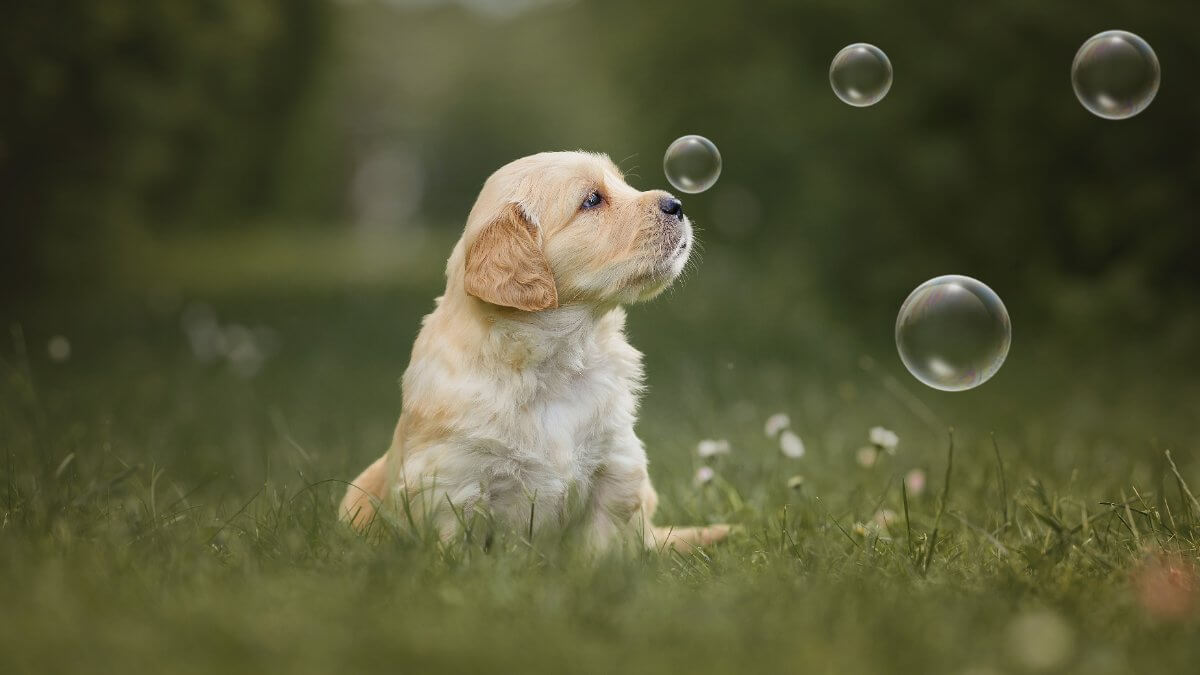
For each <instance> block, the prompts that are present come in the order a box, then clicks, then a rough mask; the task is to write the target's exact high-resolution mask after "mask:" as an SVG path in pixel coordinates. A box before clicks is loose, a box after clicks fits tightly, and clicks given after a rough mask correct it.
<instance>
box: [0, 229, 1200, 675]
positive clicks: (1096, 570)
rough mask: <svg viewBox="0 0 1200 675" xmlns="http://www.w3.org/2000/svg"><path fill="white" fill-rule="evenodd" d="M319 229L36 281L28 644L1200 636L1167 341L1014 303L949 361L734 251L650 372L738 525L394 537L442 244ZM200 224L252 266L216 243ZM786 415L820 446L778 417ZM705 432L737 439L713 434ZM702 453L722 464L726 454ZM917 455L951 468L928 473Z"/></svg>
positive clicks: (721, 645)
mask: <svg viewBox="0 0 1200 675" xmlns="http://www.w3.org/2000/svg"><path fill="white" fill-rule="evenodd" d="M296 241H297V240H296V239H295V238H289V242H290V243H289V244H288V246H291V247H292V248H289V249H287V250H288V251H292V252H294V253H295V255H291V254H288V255H286V256H283V257H282V258H279V259H275V260H274V263H273V264H264V265H261V266H260V265H258V264H257V261H258V260H259V259H260V258H262V257H267V258H269V257H270V256H258V257H256V254H255V249H254V247H255V246H261V247H263V248H262V249H261V250H272V251H278V250H279V246H276V245H275V244H273V243H272V242H271V241H270V239H269V238H267V239H265V240H262V241H257V240H256V241H255V242H243V243H242V244H239V250H245V251H249V252H248V253H245V254H244V255H241V256H240V257H239V256H237V255H230V256H226V257H221V256H220V254H219V253H218V252H215V249H214V251H209V252H208V253H207V254H205V253H203V252H202V253H196V254H195V256H193V255H188V254H187V253H186V251H193V253H194V249H190V248H187V247H186V246H185V245H183V244H181V245H180V248H179V249H178V250H175V251H174V253H172V251H171V250H168V249H163V250H159V251H156V252H154V253H153V257H154V259H155V260H158V261H159V265H158V266H157V267H153V266H148V265H147V266H144V268H143V269H142V271H141V272H140V273H137V272H132V273H128V274H125V275H117V277H114V278H115V280H114V281H112V282H111V283H109V284H106V285H100V286H97V287H96V288H93V289H91V290H87V291H71V292H66V291H48V292H46V293H44V294H39V295H36V296H30V297H26V298H23V299H21V300H20V301H18V302H16V303H14V304H13V305H12V306H11V307H9V308H8V309H6V310H5V313H6V315H5V316H4V317H3V318H4V319H5V327H6V329H10V335H8V336H7V338H8V339H6V340H5V341H4V343H3V346H2V347H0V378H2V379H0V410H3V417H2V419H0V443H2V447H3V458H2V459H3V462H2V463H3V466H2V467H0V474H2V475H3V477H4V478H3V481H0V578H2V579H3V580H4V582H3V583H0V671H2V672H6V673H17V672H22V673H24V672H30V673H46V672H64V671H89V672H97V671H100V672H104V671H113V672H117V671H119V672H123V673H130V672H143V671H144V672H156V673H162V672H214V671H220V672H227V673H237V672H260V671H263V670H268V671H275V672H293V673H307V672H312V673H326V672H334V671H342V672H361V671H365V670H367V669H368V668H372V669H383V670H384V671H385V672H439V671H445V672H482V671H486V672H510V671H512V672H596V673H612V672H697V673H698V672H747V671H751V672H806V671H807V672H826V673H889V672H929V673H941V672H946V673H1021V672H1077V673H1089V674H1092V673H1135V672H1136V673H1165V672H1180V673H1182V672H1192V671H1193V670H1194V669H1195V664H1196V663H1197V661H1198V659H1200V618H1198V616H1197V606H1196V603H1197V597H1196V594H1197V593H1198V592H1200V591H1198V590H1197V588H1196V577H1195V569H1196V564H1197V542H1198V541H1200V503H1197V502H1196V501H1195V499H1194V497H1192V496H1190V494H1189V492H1190V493H1195V491H1196V490H1198V489H1200V462H1197V458H1196V456H1195V454H1194V453H1195V447H1196V445H1195V442H1194V435H1195V432H1196V429H1195V419H1196V417H1197V415H1196V410H1195V402H1196V401H1197V400H1200V397H1198V396H1197V385H1196V384H1195V379H1194V378H1189V377H1187V376H1186V374H1185V373H1178V372H1171V371H1172V368H1171V367H1170V363H1169V361H1164V360H1163V359H1162V358H1160V359H1159V360H1154V359H1155V355H1154V354H1150V355H1141V356H1138V355H1137V354H1141V352H1140V351H1139V350H1133V349H1131V350H1130V351H1129V352H1112V353H1108V354H1100V353H1096V352H1087V351H1081V350H1079V349H1076V346H1075V345H1072V344H1069V343H1062V342H1061V341H1060V342H1056V341H1054V340H1053V339H1050V338H1049V337H1048V336H1050V335H1051V333H1052V328H1049V327H1039V328H1028V327H1027V324H1023V323H1022V322H1021V316H1020V314H1021V311H1020V307H1019V306H1018V307H1010V309H1013V315H1014V327H1015V335H1014V342H1013V351H1012V354H1011V356H1010V360H1009V363H1008V364H1006V366H1005V367H1004V369H1002V370H1001V371H1000V374H999V375H997V377H996V378H995V380H993V381H992V382H990V383H988V384H986V385H985V386H984V387H981V388H980V389H979V390H977V391H973V392H966V393H964V394H944V393H939V392H933V391H931V390H928V389H923V388H922V387H921V386H920V385H919V384H918V383H916V381H915V380H913V379H912V378H910V377H909V376H908V375H907V374H906V373H905V372H904V371H903V368H902V367H901V366H900V364H899V361H898V358H897V357H896V355H895V352H894V349H893V348H892V347H891V339H890V331H891V322H892V320H893V317H891V316H880V317H879V318H878V321H877V322H876V323H877V324H878V330H877V332H876V333H874V334H870V333H866V334H864V332H863V329H862V328H861V326H863V325H867V326H869V325H872V322H871V321H870V320H865V321H857V320H856V321H848V320H846V319H845V317H846V316H847V313H852V312H853V309H852V308H850V309H847V308H843V309H842V310H840V311H839V310H838V309H837V307H836V305H832V304H831V303H828V302H822V301H821V299H820V293H817V292H814V291H813V290H812V289H811V288H809V287H806V286H805V285H804V282H803V277H796V281H795V283H792V284H789V283H780V282H779V279H780V278H781V277H780V276H779V275H778V274H777V269H775V268H772V267H771V265H770V264H768V263H764V265H763V267H764V269H762V270H759V271H758V272H754V271H753V270H748V269H746V268H743V267H737V266H735V265H732V264H729V263H724V262H723V261H722V257H721V255H720V251H719V250H710V251H708V253H707V255H706V258H707V260H706V261H705V263H704V265H703V266H701V267H699V268H697V270H695V271H694V272H693V273H692V274H691V275H690V277H691V278H690V279H688V280H687V283H686V284H684V285H682V286H681V287H680V288H678V289H676V290H674V291H672V292H671V293H669V294H667V295H666V296H665V297H663V298H661V299H659V300H657V301H655V303H654V304H653V305H651V306H648V307H635V308H633V309H632V310H631V315H630V321H629V323H630V332H631V338H632V340H633V342H634V344H636V345H637V346H638V347H640V348H641V349H642V350H643V351H644V352H645V353H646V357H647V366H648V373H649V388H648V391H647V394H646V399H645V404H644V407H643V410H642V416H641V422H640V424H639V428H638V429H639V432H640V434H641V435H642V437H643V438H644V439H645V441H646V443H647V446H648V451H649V454H650V457H651V461H652V466H651V475H652V477H653V479H654V481H655V483H656V485H657V487H658V489H659V492H660V495H661V506H660V514H661V518H662V520H663V521H664V522H672V523H680V524H699V523H708V522H732V523H736V524H739V525H741V527H742V530H741V532H739V533H738V534H736V535H735V536H734V537H733V538H732V539H731V540H730V541H729V542H727V543H726V544H724V545H721V546H717V547H714V548H712V549H711V550H704V551H696V552H694V553H693V554H691V555H680V554H675V553H662V554H658V553H647V552H636V551H629V552H625V553H623V554H619V555H614V556H612V557H610V558H606V559H602V560H599V561H586V560H583V559H581V558H580V556H579V555H578V554H577V553H576V552H575V551H574V550H573V548H572V547H571V546H570V544H565V545H564V544H563V543H562V542H559V541H553V540H548V541H532V542H531V541H528V540H527V539H526V538H525V537H524V536H523V535H522V533H519V532H495V533H493V534H492V536H491V537H487V536H485V533H484V530H485V528H483V527H479V528H476V529H475V530H474V531H473V533H472V536H471V537H469V538H467V537H464V538H463V539H462V540H458V541H454V542H450V543H449V544H446V545H438V544H437V543H435V542H432V541H430V540H429V539H428V538H422V537H420V536H413V535H410V534H406V533H404V532H402V531H400V530H389V529H387V528H384V529H382V530H380V531H377V532H376V536H374V537H371V538H366V539H364V538H361V537H357V536H355V535H353V534H351V533H349V532H347V531H346V530H345V529H344V528H342V527H340V526H339V525H338V524H337V522H336V520H335V512H334V508H335V505H336V503H337V501H338V499H339V498H340V496H341V493H342V491H343V489H344V483H343V481H345V480H347V479H349V478H351V477H352V476H354V475H355V474H356V473H357V471H358V470H360V469H361V468H362V467H363V466H365V465H366V464H367V463H368V462H369V461H370V460H371V459H373V458H374V457H376V456H377V455H378V454H379V453H380V452H381V451H382V450H383V449H384V447H385V446H386V445H387V443H388V439H389V438H390V433H391V426H392V424H393V423H394V420H395V416H396V414H397V411H398V410H399V405H400V392H399V387H398V379H399V376H400V374H401V373H402V372H403V369H404V366H405V363H406V361H407V355H408V348H409V345H410V343H411V340H412V338H413V336H414V335H415V333H416V330H417V328H418V322H419V318H420V316H421V315H422V314H423V313H425V312H426V311H428V310H429V308H430V307H431V302H432V297H433V296H434V295H435V294H436V292H437V290H438V288H437V285H438V268H439V265H440V260H439V259H438V257H439V256H438V255H437V253H438V252H440V251H443V249H444V248H445V242H444V241H441V240H438V239H436V237H435V238H434V240H432V241H430V242H427V243H426V244H422V245H421V246H423V247H424V248H421V247H417V248H416V249H413V250H409V251H408V252H407V253H405V254H404V255H399V254H398V255H397V258H396V259H402V260H406V261H408V262H405V263H404V264H403V265H395V263H394V260H393V259H392V258H390V257H389V256H386V255H384V256H381V255H379V247H367V248H368V249H370V251H371V254H370V255H369V257H370V260H369V261H365V262H363V263H362V264H361V265H357V266H355V265H352V264H349V263H347V264H346V265H345V269H343V268H336V269H334V271H332V272H328V273H326V272H327V271H326V270H322V269H314V268H313V267H312V266H310V265H308V264H307V263H306V262H305V261H306V260H308V259H307V258H305V255H306V254H305V252H304V251H303V248H304V247H303V244H302V242H301V243H296ZM314 247H315V248H316V249H318V250H320V251H321V252H322V259H338V260H341V258H339V257H338V256H341V255H342V254H343V253H344V254H345V256H348V258H346V259H347V260H350V261H351V262H353V261H354V260H356V258H355V257H354V256H355V255H357V254H355V253H354V252H352V251H351V252H349V253H347V252H345V251H340V252H339V250H338V249H336V247H334V246H326V245H325V244H323V243H318V244H315V245H314ZM218 248H219V247H218ZM385 250H386V249H385ZM181 251H182V252H183V253H181ZM414 251H416V252H414ZM260 253H261V251H260ZM172 255H174V256H175V257H172ZM203 255H209V256H210V261H215V260H220V262H219V263H216V262H214V263H213V265H212V267H211V269H210V268H208V267H206V266H205V265H193V266H192V267H189V266H188V261H190V260H193V259H195V258H196V256H199V259H200V260H205V258H203ZM289 256H290V257H289ZM162 261H167V262H165V263H163V262H162ZM172 261H174V262H172ZM297 261H298V262H297ZM413 261H429V262H428V264H425V263H418V262H413ZM143 262H144V261H143ZM392 266H395V267H397V268H398V269H402V272H400V273H396V274H389V273H387V270H389V269H390V268H391V267H392ZM133 267H134V268H136V267H137V266H136V265H134V266H133ZM350 268H353V271H349V272H347V271H346V269H350ZM331 269H332V268H331ZM339 270H340V271H339ZM380 270H383V271H382V272H380V273H378V274H377V273H376V272H378V271H380ZM767 289H770V290H767ZM80 293H83V294H82V295H81V294H80ZM902 295H903V294H901V297H900V298H898V299H897V302H896V305H897V306H898V304H899V300H900V299H902ZM858 318H859V319H861V318H862V317H858ZM55 336H62V338H65V342H64V341H63V340H55V339H54V338H55ZM64 347H66V348H65V349H64ZM52 352H53V353H52ZM1163 358H1165V357H1163ZM1145 359H1150V360H1149V361H1147V360H1145ZM1147 364H1150V365H1147ZM780 412H782V413H786V414H787V415H788V416H789V418H790V429H791V431H792V432H793V433H795V434H796V435H797V436H799V438H800V439H801V440H802V441H803V442H804V445H805V454H804V456H803V457H799V458H793V457H788V456H785V455H784V454H783V453H782V452H781V451H780V444H779V441H778V440H777V439H775V438H771V437H769V436H768V435H767V434H766V433H765V431H764V424H765V422H766V420H767V418H768V417H769V416H771V415H773V414H775V413H780ZM874 426H883V427H886V428H888V429H891V430H894V431H895V432H896V433H897V435H898V437H899V444H898V446H897V447H896V448H895V452H894V454H892V453H889V452H887V451H883V452H878V453H875V452H874V451H868V452H864V453H861V454H862V456H861V457H860V449H862V448H864V447H868V446H869V438H868V434H869V429H870V428H872V427H874ZM952 427H953V432H951V428H952ZM951 437H953V451H952V452H951V448H950V443H951ZM705 439H711V440H727V441H728V442H729V447H730V451H729V452H728V453H727V454H719V455H716V456H714V457H710V458H701V457H699V456H698V454H697V445H698V444H699V442H700V441H702V440H705ZM1168 450H1170V451H1172V454H1171V458H1172V459H1174V460H1175V465H1176V466H1177V468H1178V472H1176V470H1175V469H1174V468H1173V467H1172V464H1171V462H1169V461H1168V456H1167V451H1168ZM951 456H952V458H953V466H952V468H949V467H948V463H949V462H950V460H951ZM870 457H874V459H875V461H874V463H873V464H871V466H864V465H863V464H864V463H867V462H865V460H867V459H869V458H870ZM702 466H709V467H711V468H712V469H713V475H714V477H713V478H712V480H711V481H710V482H708V483H706V484H697V483H696V480H695V476H696V473H697V470H698V469H700V468H701V467H702ZM914 469H915V470H918V471H920V472H922V473H923V476H924V479H925V487H924V489H923V490H921V489H918V488H920V486H919V485H918V484H917V483H918V482H919V481H917V480H916V478H915V477H914V478H913V479H912V480H911V481H910V482H909V483H908V488H907V489H906V490H902V484H904V483H905V480H904V479H905V477H906V476H909V475H910V472H911V471H912V470H914ZM913 476H916V474H913ZM947 481H948V483H947ZM1189 486H1190V490H1189Z"/></svg>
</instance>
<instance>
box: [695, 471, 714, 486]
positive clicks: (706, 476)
mask: <svg viewBox="0 0 1200 675" xmlns="http://www.w3.org/2000/svg"><path fill="white" fill-rule="evenodd" d="M716 475H717V473H716V472H715V471H713V470H712V467H711V466H702V467H700V468H699V469H696V477H695V479H694V482H695V483H696V485H697V486H700V485H708V484H709V483H711V482H712V479H713V477H714V476H716Z"/></svg>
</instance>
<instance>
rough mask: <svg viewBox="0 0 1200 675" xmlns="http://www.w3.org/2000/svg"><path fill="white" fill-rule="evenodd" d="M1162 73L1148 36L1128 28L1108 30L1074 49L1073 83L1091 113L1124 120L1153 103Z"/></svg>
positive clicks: (1080, 99)
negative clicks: (1141, 35)
mask: <svg viewBox="0 0 1200 675" xmlns="http://www.w3.org/2000/svg"><path fill="white" fill-rule="evenodd" d="M1160 74H1161V73H1160V71H1159V66H1158V57H1157V56H1155V55H1154V50H1153V49H1151V48H1150V45H1148V44H1146V41H1145V40H1143V39H1142V38H1140V37H1138V36H1136V35H1134V34H1133V33H1129V32H1127V31H1123V30H1106V31H1104V32H1103V33H1099V34H1097V35H1093V36H1092V37H1090V38H1088V40H1087V42H1084V43H1083V46H1082V47H1080V48H1079V51H1077V52H1075V61H1074V62H1073V63H1072V64H1071V86H1072V87H1074V88H1075V96H1076V97H1077V98H1079V102H1080V103H1082V104H1083V107H1085V108H1087V109H1088V111H1090V112H1091V113H1092V114H1094V115H1097V116H1099V117H1103V118H1104V119H1108V120H1123V119H1126V118H1129V117H1133V116H1134V115H1136V114H1138V113H1140V112H1141V111H1143V110H1145V109H1146V106H1148V105H1150V102H1151V101H1153V100H1154V95H1155V94H1157V93H1158V81H1159V76H1160Z"/></svg>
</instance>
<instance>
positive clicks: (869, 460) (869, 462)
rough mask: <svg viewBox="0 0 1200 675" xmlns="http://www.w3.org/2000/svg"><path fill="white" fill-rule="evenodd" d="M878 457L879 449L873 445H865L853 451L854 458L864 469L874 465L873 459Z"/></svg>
mask: <svg viewBox="0 0 1200 675" xmlns="http://www.w3.org/2000/svg"><path fill="white" fill-rule="evenodd" d="M878 458H879V451H878V450H876V449H875V446H873V445H865V446H863V447H861V448H859V449H858V452H856V453H854V460H855V461H856V462H858V465H859V466H861V467H862V468H864V469H869V468H871V467H873V466H875V460H876V459H878Z"/></svg>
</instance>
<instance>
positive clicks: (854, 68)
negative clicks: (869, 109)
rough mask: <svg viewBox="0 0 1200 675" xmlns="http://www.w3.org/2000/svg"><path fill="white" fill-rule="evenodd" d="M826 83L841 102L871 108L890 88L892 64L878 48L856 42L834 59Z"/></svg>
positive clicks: (844, 48) (843, 49)
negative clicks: (827, 82)
mask: <svg viewBox="0 0 1200 675" xmlns="http://www.w3.org/2000/svg"><path fill="white" fill-rule="evenodd" d="M829 84H830V86H832V87H833V93H835V94H837V97H838V98H840V99H842V102H843V103H849V104H850V105H852V106H856V107H859V108H863V107H866V106H869V105H874V104H876V103H879V101H881V100H883V97H884V96H887V93H888V90H889V89H891V88H892V62H891V61H889V60H888V57H887V54H884V53H883V50H882V49H880V48H879V47H876V46H875V45H869V44H867V43H865V42H856V43H854V44H852V45H848V46H846V47H843V48H842V51H840V52H838V53H837V56H834V57H833V63H831V64H829Z"/></svg>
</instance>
